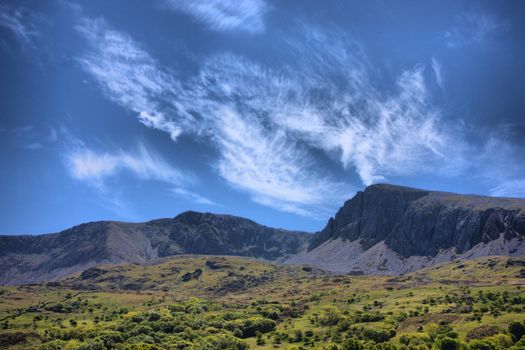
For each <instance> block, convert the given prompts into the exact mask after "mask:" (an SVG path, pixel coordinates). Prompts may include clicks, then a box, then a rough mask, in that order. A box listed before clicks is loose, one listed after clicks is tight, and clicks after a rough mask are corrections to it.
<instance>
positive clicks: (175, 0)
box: [164, 0, 269, 34]
mask: <svg viewBox="0 0 525 350" xmlns="http://www.w3.org/2000/svg"><path fill="white" fill-rule="evenodd" d="M164 3H165V4H166V5H167V7H168V8H170V9H172V10H175V11H180V12H183V13H186V14H188V15H190V16H192V17H193V18H195V19H196V20H197V21H199V22H202V23H203V24H204V25H206V26H207V27H208V28H209V29H211V30H215V31H222V32H226V31H236V30H240V31H244V32H247V33H252V34H253V33H261V32H263V31H264V29H265V25H264V19H263V17H264V15H265V14H266V12H267V11H268V10H269V5H268V4H267V3H266V2H265V1H264V0H208V1H192V0H165V1H164Z"/></svg>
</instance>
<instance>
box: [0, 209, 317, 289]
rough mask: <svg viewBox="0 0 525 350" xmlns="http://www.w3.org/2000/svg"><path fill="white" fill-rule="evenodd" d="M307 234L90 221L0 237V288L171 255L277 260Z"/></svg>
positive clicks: (242, 222)
mask: <svg viewBox="0 0 525 350" xmlns="http://www.w3.org/2000/svg"><path fill="white" fill-rule="evenodd" d="M310 238H311V235H310V234H307V233H302V232H293V231H286V230H281V229H274V228H269V227H266V226H262V225H259V224H257V223H255V222H253V221H251V220H248V219H243V218H239V217H234V216H229V215H216V214H209V213H196V212H185V213H182V214H180V215H179V216H177V217H175V218H173V219H160V220H153V221H149V222H146V223H138V224H133V223H124V222H93V223H87V224H82V225H79V226H75V227H73V228H71V229H68V230H65V231H63V232H60V233H55V234H48V235H40V236H0V285H1V284H21V283H32V282H39V281H50V280H51V281H52V280H56V279H59V278H62V277H64V276H66V275H68V274H70V273H73V272H79V271H84V270H86V269H88V268H91V267H93V266H96V265H98V264H102V263H121V262H130V263H138V264H144V263H146V262H148V261H151V260H153V259H157V258H161V257H166V256H170V255H175V254H214V255H240V256H250V257H255V258H262V259H268V260H275V259H283V258H286V257H289V256H291V255H293V254H295V253H297V252H299V251H300V250H302V249H304V248H305V247H306V246H307V244H308V240H309V239H310Z"/></svg>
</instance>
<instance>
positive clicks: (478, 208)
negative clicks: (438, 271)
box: [0, 184, 525, 284]
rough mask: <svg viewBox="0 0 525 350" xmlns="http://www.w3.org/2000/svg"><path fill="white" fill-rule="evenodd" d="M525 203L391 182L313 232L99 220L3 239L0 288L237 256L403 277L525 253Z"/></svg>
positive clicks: (229, 223)
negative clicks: (107, 268)
mask: <svg viewBox="0 0 525 350" xmlns="http://www.w3.org/2000/svg"><path fill="white" fill-rule="evenodd" d="M524 238H525V199H517V198H497V197H488V196H479V195H461V194H455V193H451V192H439V191H428V190H422V189H417V188H411V187H404V186H396V185H390V184H376V185H371V186H369V187H367V188H366V189H364V190H363V191H359V192H358V193H356V195H355V196H354V197H352V198H351V199H349V200H347V201H345V203H344V204H343V206H342V207H341V208H340V209H339V210H338V211H337V213H336V214H335V215H334V217H332V218H330V219H329V220H328V223H327V225H326V226H325V228H324V229H323V230H321V231H319V232H317V233H315V234H309V233H306V232H300V231H290V230H284V229H276V228H272V227H268V226H264V225H260V224H258V223H257V222H255V221H253V220H250V219H246V218H242V217H237V216H233V215H228V214H213V213H200V212H195V211H186V212H183V213H180V214H179V215H177V216H175V217H174V218H164V219H155V220H150V221H147V222H143V223H127V222H120V221H96V222H90V223H84V224H80V225H77V226H74V227H72V228H70V229H67V230H64V231H61V232H59V233H53V234H46V235H38V236H34V235H33V236H32V235H19V236H0V266H1V267H0V284H21V283H33V282H41V281H52V280H57V279H60V278H62V277H64V276H67V275H68V274H70V273H73V272H81V271H83V270H85V269H87V268H90V267H93V266H95V265H98V264H108V263H109V264H112V263H136V264H144V263H148V262H151V261H153V260H155V259H159V258H164V257H169V256H174V255H180V254H201V255H238V256H247V257H252V258H257V259H265V260H271V261H276V262H281V263H285V264H304V265H312V266H315V267H318V268H322V269H325V270H327V271H331V272H334V273H372V274H392V275H395V274H403V273H407V272H411V271H415V270H417V269H420V268H424V267H428V266H432V265H435V264H438V263H442V262H446V261H451V260H453V259H458V258H459V259H469V258H472V257H478V256H486V255H521V254H525V241H524Z"/></svg>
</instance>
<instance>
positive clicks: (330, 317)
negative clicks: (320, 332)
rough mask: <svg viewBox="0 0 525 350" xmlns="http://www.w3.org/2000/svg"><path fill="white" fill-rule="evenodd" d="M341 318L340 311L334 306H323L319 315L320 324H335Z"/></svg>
mask: <svg viewBox="0 0 525 350" xmlns="http://www.w3.org/2000/svg"><path fill="white" fill-rule="evenodd" d="M340 320H341V311H339V309H338V308H336V307H334V306H325V307H323V308H322V310H321V314H320V315H319V324H320V325H321V326H335V325H336V324H337V323H338V322H339V321H340Z"/></svg>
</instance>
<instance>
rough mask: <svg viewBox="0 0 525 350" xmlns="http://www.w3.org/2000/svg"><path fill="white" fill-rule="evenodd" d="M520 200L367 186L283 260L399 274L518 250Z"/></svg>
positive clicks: (524, 230)
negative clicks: (302, 248)
mask: <svg viewBox="0 0 525 350" xmlns="http://www.w3.org/2000/svg"><path fill="white" fill-rule="evenodd" d="M524 239H525V200H523V199H513V198H493V197H484V196H474V195H458V194H453V193H445V192H432V191H425V190H419V189H413V188H407V187H400V186H392V185H372V186H369V187H368V188H366V189H365V191H363V192H359V193H357V194H356V195H355V196H354V198H352V199H350V200H349V201H347V202H346V203H345V204H344V205H343V207H342V208H341V209H340V210H339V211H338V212H337V214H336V215H335V217H334V218H331V219H330V220H329V221H328V224H327V226H326V227H325V228H324V229H323V230H322V231H321V232H320V233H318V234H317V235H316V236H315V237H314V238H313V239H312V242H311V244H310V246H309V247H308V249H307V250H305V251H303V252H301V253H300V254H298V255H297V256H296V257H293V258H291V259H290V260H288V261H287V262H288V263H300V264H312V265H314V266H317V267H320V268H324V269H327V270H331V271H335V272H345V273H348V272H353V271H361V272H364V273H383V274H399V273H405V272H410V271H414V270H417V269H419V268H423V267H427V266H431V265H435V264H438V263H442V262H446V261H450V260H452V259H458V258H464V259H467V258H473V257H478V256H483V255H496V254H498V255H520V254H525V241H524Z"/></svg>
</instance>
